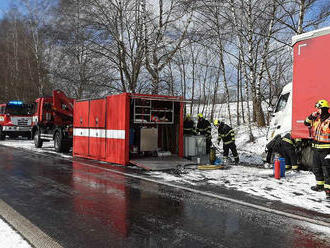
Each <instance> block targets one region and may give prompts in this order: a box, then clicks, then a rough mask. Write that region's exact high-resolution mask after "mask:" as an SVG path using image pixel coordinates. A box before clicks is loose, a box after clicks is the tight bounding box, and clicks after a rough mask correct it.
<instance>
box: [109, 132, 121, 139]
mask: <svg viewBox="0 0 330 248" xmlns="http://www.w3.org/2000/svg"><path fill="white" fill-rule="evenodd" d="M107 138H108V139H125V130H107Z"/></svg>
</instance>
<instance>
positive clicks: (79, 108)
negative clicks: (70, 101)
mask: <svg viewBox="0 0 330 248" xmlns="http://www.w3.org/2000/svg"><path fill="white" fill-rule="evenodd" d="M88 117H89V101H82V102H75V104H74V115H73V153H74V154H78V155H82V156H88V139H89V138H88V137H89V128H88V125H89V123H88V119H89V118H88Z"/></svg>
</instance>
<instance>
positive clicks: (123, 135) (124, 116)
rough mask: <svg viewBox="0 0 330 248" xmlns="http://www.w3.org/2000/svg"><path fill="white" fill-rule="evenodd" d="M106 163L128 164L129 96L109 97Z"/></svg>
mask: <svg viewBox="0 0 330 248" xmlns="http://www.w3.org/2000/svg"><path fill="white" fill-rule="evenodd" d="M106 124H107V130H106V137H107V141H106V143H107V144H106V161H108V162H112V163H117V164H122V165H126V164H127V163H128V151H129V150H128V149H129V147H128V144H129V142H128V139H129V137H128V136H129V135H128V129H129V98H128V94H125V93H124V94H120V95H114V96H108V97H107V120H106Z"/></svg>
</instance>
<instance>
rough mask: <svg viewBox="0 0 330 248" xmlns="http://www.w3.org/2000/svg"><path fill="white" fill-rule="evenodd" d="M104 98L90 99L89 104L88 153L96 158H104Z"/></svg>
mask: <svg viewBox="0 0 330 248" xmlns="http://www.w3.org/2000/svg"><path fill="white" fill-rule="evenodd" d="M105 116H106V99H97V100H91V101H90V106H89V127H90V129H89V155H90V156H91V157H93V158H95V159H97V160H100V159H104V158H105V134H106V131H105Z"/></svg>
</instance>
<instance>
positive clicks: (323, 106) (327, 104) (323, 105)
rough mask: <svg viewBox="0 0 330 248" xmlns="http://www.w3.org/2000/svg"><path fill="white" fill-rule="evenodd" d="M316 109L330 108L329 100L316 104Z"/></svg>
mask: <svg viewBox="0 0 330 248" xmlns="http://www.w3.org/2000/svg"><path fill="white" fill-rule="evenodd" d="M315 107H316V108H318V109H320V108H329V103H328V101H327V100H319V101H318V102H317V103H316V104H315Z"/></svg>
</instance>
